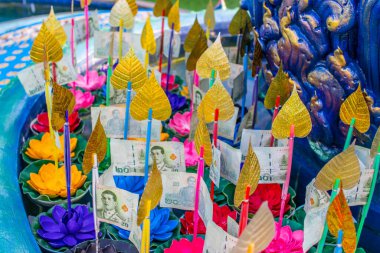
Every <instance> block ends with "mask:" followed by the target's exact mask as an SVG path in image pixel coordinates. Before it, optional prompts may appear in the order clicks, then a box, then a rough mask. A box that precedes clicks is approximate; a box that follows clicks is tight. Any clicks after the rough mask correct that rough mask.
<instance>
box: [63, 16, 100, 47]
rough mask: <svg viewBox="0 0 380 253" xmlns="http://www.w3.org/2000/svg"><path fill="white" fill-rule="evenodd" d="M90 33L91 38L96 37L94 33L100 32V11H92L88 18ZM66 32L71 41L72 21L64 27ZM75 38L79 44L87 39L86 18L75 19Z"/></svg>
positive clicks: (68, 39)
mask: <svg viewBox="0 0 380 253" xmlns="http://www.w3.org/2000/svg"><path fill="white" fill-rule="evenodd" d="M88 24H89V32H90V34H89V35H90V37H93V36H94V32H95V31H97V30H99V17H98V11H97V10H95V11H91V12H90V13H89V16H88ZM63 29H64V30H65V33H66V36H67V41H68V42H69V41H70V38H71V21H70V22H68V23H65V24H64V25H63ZM74 36H75V43H79V42H81V41H83V40H85V39H86V22H85V19H84V18H80V19H75V23H74Z"/></svg>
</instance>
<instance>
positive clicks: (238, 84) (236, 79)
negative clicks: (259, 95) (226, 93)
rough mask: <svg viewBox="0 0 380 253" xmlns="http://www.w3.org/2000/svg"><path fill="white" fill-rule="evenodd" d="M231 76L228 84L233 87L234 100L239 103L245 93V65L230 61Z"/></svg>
mask: <svg viewBox="0 0 380 253" xmlns="http://www.w3.org/2000/svg"><path fill="white" fill-rule="evenodd" d="M230 66H231V76H230V78H229V79H228V81H227V84H228V86H229V87H230V88H232V100H233V101H234V103H237V102H238V101H239V99H241V98H242V96H243V94H244V71H243V65H240V64H234V63H230Z"/></svg>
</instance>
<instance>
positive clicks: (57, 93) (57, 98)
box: [51, 82, 75, 131]
mask: <svg viewBox="0 0 380 253" xmlns="http://www.w3.org/2000/svg"><path fill="white" fill-rule="evenodd" d="M52 104H53V106H52V114H51V115H52V117H51V126H52V128H53V129H54V130H55V131H58V130H60V129H61V128H62V127H63V125H64V124H65V121H66V119H65V113H66V110H67V111H68V113H69V115H70V114H71V113H72V112H73V110H74V106H75V97H74V95H73V93H71V92H70V91H69V90H68V89H66V88H64V87H62V86H60V85H58V84H57V83H54V82H53V103H52Z"/></svg>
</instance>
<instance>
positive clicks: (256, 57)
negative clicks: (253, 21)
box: [252, 29, 264, 77]
mask: <svg viewBox="0 0 380 253" xmlns="http://www.w3.org/2000/svg"><path fill="white" fill-rule="evenodd" d="M253 34H254V44H255V45H254V47H255V48H254V53H253V60H252V77H254V76H255V75H256V74H257V73H258V69H260V68H261V60H262V58H263V56H264V52H263V49H262V48H261V44H260V41H259V34H258V33H257V31H256V30H255V29H253Z"/></svg>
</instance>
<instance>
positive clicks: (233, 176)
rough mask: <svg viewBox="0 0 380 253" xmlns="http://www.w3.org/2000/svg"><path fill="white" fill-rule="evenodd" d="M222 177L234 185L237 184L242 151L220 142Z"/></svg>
mask: <svg viewBox="0 0 380 253" xmlns="http://www.w3.org/2000/svg"><path fill="white" fill-rule="evenodd" d="M219 149H220V153H221V155H220V175H221V176H222V177H223V178H225V179H227V180H228V181H230V182H231V183H233V184H235V185H236V184H237V181H238V178H239V174H240V164H241V151H240V149H236V148H233V147H231V146H230V145H228V144H227V143H225V142H223V141H219Z"/></svg>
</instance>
